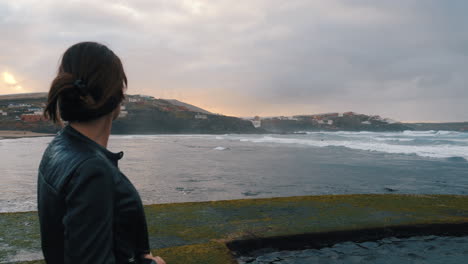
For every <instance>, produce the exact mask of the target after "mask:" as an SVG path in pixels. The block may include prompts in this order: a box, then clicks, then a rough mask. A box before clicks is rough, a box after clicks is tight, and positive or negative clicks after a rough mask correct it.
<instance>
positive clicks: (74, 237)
mask: <svg viewBox="0 0 468 264" xmlns="http://www.w3.org/2000/svg"><path fill="white" fill-rule="evenodd" d="M106 168H107V169H106ZM64 196H65V214H64V218H63V226H64V258H65V259H64V263H65V264H75V263H76V264H78V263H93V264H94V263H95V264H111V263H112V264H113V263H115V256H114V252H113V208H114V184H113V178H112V173H111V171H110V170H109V166H108V165H107V164H106V163H105V162H104V161H103V160H101V159H99V158H92V159H89V160H87V161H84V162H83V163H82V164H81V165H79V167H78V168H77V170H76V171H75V173H74V174H73V175H72V178H71V180H70V181H69V182H68V184H67V186H66V188H65V189H64Z"/></svg>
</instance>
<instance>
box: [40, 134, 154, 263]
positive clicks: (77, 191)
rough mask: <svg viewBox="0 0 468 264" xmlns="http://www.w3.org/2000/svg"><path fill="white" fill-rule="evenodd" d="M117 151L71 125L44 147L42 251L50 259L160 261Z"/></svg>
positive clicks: (41, 183) (138, 197)
mask: <svg viewBox="0 0 468 264" xmlns="http://www.w3.org/2000/svg"><path fill="white" fill-rule="evenodd" d="M122 156H123V152H119V153H113V152H110V151H109V150H107V149H106V148H104V147H102V146H101V145H99V144H98V143H96V142H94V141H93V140H91V139H89V138H88V137H86V136H84V135H83V134H81V133H80V132H78V131H77V130H75V129H74V128H72V127H71V126H69V125H68V126H66V127H65V128H63V129H62V130H61V131H60V132H59V133H58V134H57V136H56V137H55V138H54V139H53V140H52V142H51V143H50V144H49V146H48V147H47V149H46V150H45V152H44V155H43V157H42V161H41V164H40V167H39V175H38V192H37V195H38V197H37V198H38V213H39V221H40V230H41V242H42V252H43V254H44V257H45V260H46V262H47V263H48V264H64V263H65V264H75V263H87V264H91V263H96V264H97V263H99V264H101V263H106V264H110V263H116V264H120V263H155V262H154V261H152V260H148V259H142V258H141V255H142V254H148V253H149V252H150V247H149V242H148V231H147V226H146V218H145V212H144V210H143V205H142V202H141V199H140V196H139V194H138V192H137V190H136V189H135V187H134V186H133V184H132V183H131V182H130V181H129V179H128V178H127V177H126V176H125V175H124V174H122V173H121V172H120V170H119V168H118V166H117V162H118V160H119V159H121V158H122Z"/></svg>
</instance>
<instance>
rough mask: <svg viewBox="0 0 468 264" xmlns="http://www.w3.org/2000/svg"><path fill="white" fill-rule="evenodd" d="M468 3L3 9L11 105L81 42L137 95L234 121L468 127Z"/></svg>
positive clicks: (329, 0) (2, 46)
mask: <svg viewBox="0 0 468 264" xmlns="http://www.w3.org/2000/svg"><path fill="white" fill-rule="evenodd" d="M467 10H468V1H464V0H447V1H441V0H380V1H374V0H321V1H314V0H291V1H284V0H245V1H243V0H242V1H239V0H237V1H234V0H230V1H228V0H216V1H202V0H160V1H156V0H132V1H115V0H105V1H103V0H100V1H96V0H86V1H63V0H62V1H55V0H54V1H52V0H40V1H32V0H14V1H13V0H11V1H0V35H1V36H2V38H1V41H0V73H1V74H2V75H1V76H0V94H8V93H15V92H41V91H44V92H45V91H47V90H48V85H49V84H50V82H51V80H52V79H53V77H54V74H55V72H56V68H57V64H58V60H59V57H60V55H61V54H62V53H63V52H64V51H65V49H66V48H67V47H69V46H70V45H72V44H74V43H76V42H80V41H88V40H92V41H99V42H103V43H104V44H107V45H108V46H109V47H110V48H111V49H113V50H114V51H115V52H116V53H117V54H118V55H119V56H120V57H121V58H122V60H123V63H124V67H125V69H126V71H127V75H128V77H129V82H130V86H129V90H128V93H130V94H138V93H140V94H149V95H153V96H155V97H158V98H169V99H179V100H182V101H185V102H188V103H192V104H195V105H197V106H200V107H202V108H205V109H207V110H209V111H212V112H217V113H222V114H227V115H235V116H253V115H261V116H269V115H293V114H307V113H318V112H331V111H339V112H343V111H349V110H352V111H356V112H361V113H367V114H380V115H382V116H385V117H390V118H394V119H397V120H402V121H468V111H465V105H466V102H467V100H468V89H466V88H467V84H468V31H467V26H468V16H466V11H467Z"/></svg>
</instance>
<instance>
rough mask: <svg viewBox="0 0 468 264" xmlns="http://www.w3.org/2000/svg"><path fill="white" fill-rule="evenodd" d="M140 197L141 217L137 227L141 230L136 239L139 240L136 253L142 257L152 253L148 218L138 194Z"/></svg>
mask: <svg viewBox="0 0 468 264" xmlns="http://www.w3.org/2000/svg"><path fill="white" fill-rule="evenodd" d="M137 195H138V198H139V199H138V200H139V203H140V208H141V209H140V213H139V215H140V217H139V221H138V225H137V227H138V228H139V229H138V231H137V234H136V235H137V236H136V239H137V241H136V242H137V243H136V253H137V254H138V256H140V257H141V256H142V255H144V254H149V253H150V252H151V251H150V245H149V239H148V227H147V223H146V216H145V210H144V209H143V208H144V207H143V204H142V202H141V198H140V195H139V194H138V193H137Z"/></svg>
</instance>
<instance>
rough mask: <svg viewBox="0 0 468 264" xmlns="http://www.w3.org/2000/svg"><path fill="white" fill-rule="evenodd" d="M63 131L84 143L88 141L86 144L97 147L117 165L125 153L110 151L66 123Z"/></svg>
mask: <svg viewBox="0 0 468 264" xmlns="http://www.w3.org/2000/svg"><path fill="white" fill-rule="evenodd" d="M61 133H63V134H65V135H68V136H71V137H73V138H74V139H77V140H79V141H81V142H83V143H86V144H88V145H90V146H92V147H93V148H95V149H97V150H98V151H99V152H101V153H102V154H104V156H106V157H107V158H108V159H109V160H110V161H111V162H112V163H114V164H115V165H117V161H118V160H120V159H121V158H122V157H123V155H124V153H123V151H120V152H111V151H109V150H108V149H107V148H105V147H103V146H101V145H99V144H98V143H97V142H96V141H94V140H92V139H90V138H88V137H87V136H85V135H83V134H81V133H80V132H79V131H78V130H76V129H74V128H73V127H72V126H70V125H66V126H65V127H64V128H63V129H62V132H61Z"/></svg>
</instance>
